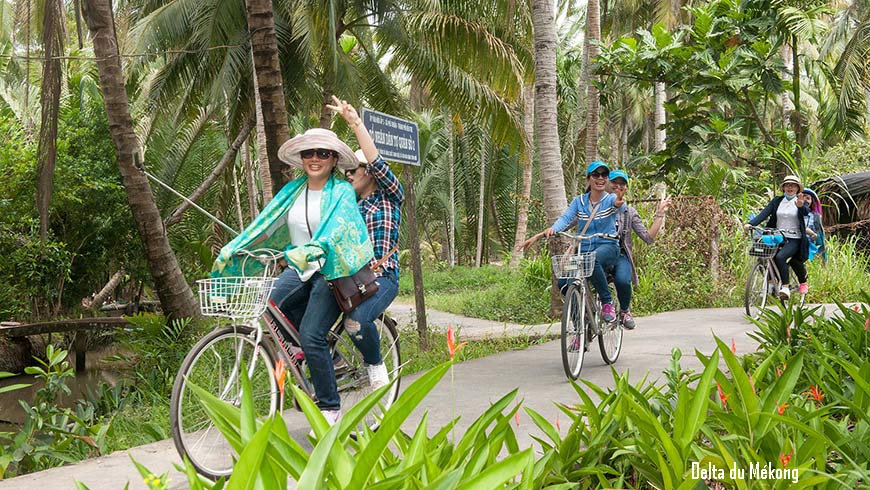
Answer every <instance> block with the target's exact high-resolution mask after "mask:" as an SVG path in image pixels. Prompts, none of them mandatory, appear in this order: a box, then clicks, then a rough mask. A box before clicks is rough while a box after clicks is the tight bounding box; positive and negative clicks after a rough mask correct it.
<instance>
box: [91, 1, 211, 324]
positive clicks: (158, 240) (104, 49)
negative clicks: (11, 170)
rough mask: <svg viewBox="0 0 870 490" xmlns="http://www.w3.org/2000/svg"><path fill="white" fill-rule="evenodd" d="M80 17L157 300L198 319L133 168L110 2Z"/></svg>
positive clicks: (132, 136)
mask: <svg viewBox="0 0 870 490" xmlns="http://www.w3.org/2000/svg"><path fill="white" fill-rule="evenodd" d="M82 13H83V15H84V18H85V22H86V23H87V25H88V28H89V30H90V33H91V37H92V38H93V41H94V55H95V56H96V58H97V61H96V63H97V69H98V71H99V74H100V88H101V89H102V92H103V100H104V102H105V105H106V116H107V118H108V120H109V132H110V133H111V135H112V141H113V142H114V144H115V152H116V154H117V158H118V167H119V168H120V171H121V180H122V182H123V183H124V188H125V189H126V191H127V200H128V202H129V204H130V210H131V212H132V214H133V219H134V220H135V222H136V227H137V228H138V230H139V235H140V237H141V238H142V242H143V244H144V246H145V258H146V260H147V261H148V267H149V269H150V271H151V275H152V277H153V278H154V286H155V288H156V290H157V296H158V298H159V299H160V303H161V305H162V307H163V311H164V312H166V314H167V315H168V316H170V317H173V318H181V317H189V316H193V315H196V314H197V312H198V311H199V310H198V308H197V303H196V298H195V297H194V295H193V291H192V290H191V289H190V286H188V284H187V281H186V280H185V278H184V274H183V273H182V272H181V269H180V268H179V267H178V261H177V260H176V258H175V254H174V253H173V252H172V248H171V247H170V246H169V239H168V237H167V236H166V228H164V226H163V221H162V220H161V219H160V211H159V210H158V209H157V204H156V203H155V202H154V195H153V194H152V193H151V186H150V185H149V184H148V179H147V177H146V176H145V174H144V173H142V172H141V171H139V169H137V168H136V166H135V164H136V162H137V158H138V151H139V141H138V140H137V138H136V133H135V132H134V131H133V119H132V118H131V117H130V106H129V101H128V100H127V91H126V87H125V79H124V73H123V71H122V70H121V58H120V53H119V51H118V39H117V37H116V35H115V28H114V19H113V18H112V6H111V2H110V0H86V1H85V2H84V3H83V5H82Z"/></svg>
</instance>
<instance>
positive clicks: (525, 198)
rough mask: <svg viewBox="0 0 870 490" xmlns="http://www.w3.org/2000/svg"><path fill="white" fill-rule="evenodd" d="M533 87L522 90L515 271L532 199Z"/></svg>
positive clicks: (512, 254)
mask: <svg viewBox="0 0 870 490" xmlns="http://www.w3.org/2000/svg"><path fill="white" fill-rule="evenodd" d="M532 89H533V87H532V86H531V85H526V87H525V88H524V89H523V129H524V130H525V131H524V132H523V138H524V141H523V146H524V148H523V154H522V156H521V157H520V159H521V164H522V166H523V183H522V189H521V190H520V195H519V196H518V198H517V201H518V208H519V209H517V229H516V235H515V236H514V248H513V251H512V253H511V261H510V268H511V269H516V268H517V266H518V265H519V263H520V260H522V258H523V242H524V241H525V240H526V231H527V228H528V225H529V202H530V200H531V197H532V159H533V158H534V154H535V147H534V142H535V134H534V133H535V99H534V94H533V92H532Z"/></svg>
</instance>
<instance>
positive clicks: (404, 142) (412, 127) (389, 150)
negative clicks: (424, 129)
mask: <svg viewBox="0 0 870 490" xmlns="http://www.w3.org/2000/svg"><path fill="white" fill-rule="evenodd" d="M362 122H363V125H364V126H365V127H366V129H368V130H369V134H371V135H372V139H373V140H374V141H375V146H376V147H377V149H378V151H379V152H380V154H381V156H382V157H383V158H384V160H387V161H390V162H396V163H404V164H406V165H414V166H420V136H419V134H418V132H417V123H415V122H412V121H408V120H406V119H400V118H398V117H395V116H391V115H389V114H384V113H383V112H377V111H372V110H369V109H366V108H363V110H362Z"/></svg>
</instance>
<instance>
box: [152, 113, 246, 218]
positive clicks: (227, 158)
mask: <svg viewBox="0 0 870 490" xmlns="http://www.w3.org/2000/svg"><path fill="white" fill-rule="evenodd" d="M253 127H254V120H253V119H251V118H248V120H247V121H245V125H244V126H242V129H241V130H239V134H238V135H237V136H236V139H235V140H234V141H233V143H232V144H231V145H230V147H229V148H227V151H226V153H224V157H223V158H221V161H220V162H219V163H218V164H217V166H216V167H215V169H214V171H212V173H211V175H209V176H208V177H207V178H206V179H205V180H204V181H203V182H202V184H200V185H199V187H197V188H196V190H195V191H193V194H191V195H190V196H189V197H188V199H189V200H191V201H193V202H196V200H197V199H199V198H200V197H202V195H203V194H205V193H206V191H208V190H209V188H210V187H211V186H212V184H214V183H215V181H216V180H217V179H218V177H219V176H220V174H221V173H222V172H223V171H224V170H225V169H226V168H227V167H228V166H229V165H230V164H232V163H233V162H235V160H236V154H238V152H239V148H240V147H241V146H242V145H243V144H244V143H245V140H246V139H248V135H249V134H251V129H253ZM188 208H190V203H189V202H187V201H181V204H179V205H178V207H177V208H175V211H173V212H172V214H171V215H169V217H168V218H166V220H165V221H164V224H165V225H166V227H167V228H169V227H170V226H172V225H174V224H176V223H178V222H179V221H181V217H182V216H183V215H184V212H185V211H187V209H188Z"/></svg>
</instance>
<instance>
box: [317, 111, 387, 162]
mask: <svg viewBox="0 0 870 490" xmlns="http://www.w3.org/2000/svg"><path fill="white" fill-rule="evenodd" d="M332 103H333V104H334V105H329V104H327V105H326V107H327V108H328V109H331V110H332V111H334V112H336V113H337V114H339V115H340V116H341V117H343V118H344V120H345V121H346V122H347V125H348V126H350V128H351V129H352V130H353V134H354V135H355V136H356V140H357V142H358V143H359V147H360V149H362V151H363V154H364V155H365V156H366V161H368V162H369V163H371V162H373V161H375V158H377V157H378V149H377V148H376V147H375V141H374V140H373V139H372V135H370V134H369V130H368V129H366V127H365V126H364V125H363V123H362V119H361V118H360V117H359V114H358V113H357V112H356V109H354V107H353V106H352V105H350V104H349V103H348V102H347V101H346V100H341V99H339V98H338V97H336V96H334V95H333V96H332Z"/></svg>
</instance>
